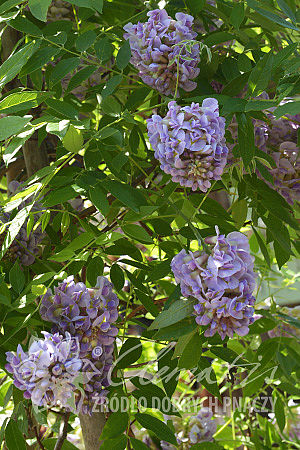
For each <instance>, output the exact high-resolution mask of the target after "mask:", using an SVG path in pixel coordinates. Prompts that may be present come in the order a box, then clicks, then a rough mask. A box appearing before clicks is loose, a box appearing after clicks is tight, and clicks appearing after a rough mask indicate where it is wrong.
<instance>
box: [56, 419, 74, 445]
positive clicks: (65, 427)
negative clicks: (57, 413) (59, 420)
mask: <svg viewBox="0 0 300 450" xmlns="http://www.w3.org/2000/svg"><path fill="white" fill-rule="evenodd" d="M70 415H71V413H70V412H66V413H65V414H64V418H63V423H64V425H63V429H62V432H61V434H60V436H59V437H58V439H57V442H56V444H55V447H54V450H61V448H62V446H63V443H64V441H65V440H66V437H67V434H68V423H69V418H70Z"/></svg>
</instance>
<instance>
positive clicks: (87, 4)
mask: <svg viewBox="0 0 300 450" xmlns="http://www.w3.org/2000/svg"><path fill="white" fill-rule="evenodd" d="M69 3H72V4H73V5H76V6H81V7H82V8H90V9H94V10H95V11H97V12H99V13H100V14H101V13H102V9H103V0H70V2H69Z"/></svg>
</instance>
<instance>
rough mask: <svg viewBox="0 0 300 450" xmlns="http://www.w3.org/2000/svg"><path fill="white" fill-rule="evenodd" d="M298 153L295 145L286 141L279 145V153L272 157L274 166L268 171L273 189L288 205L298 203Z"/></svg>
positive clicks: (299, 198) (299, 167) (299, 172)
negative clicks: (271, 178) (272, 182)
mask: <svg viewBox="0 0 300 450" xmlns="http://www.w3.org/2000/svg"><path fill="white" fill-rule="evenodd" d="M299 155H300V152H299V147H297V144H295V143H294V142H291V141H286V142H283V143H282V144H280V147H279V151H276V152H273V153H272V157H273V159H274V161H275V164H276V166H275V167H274V168H272V169H270V173H271V175H272V176H273V180H274V185H273V184H271V183H268V184H269V185H270V187H273V188H275V189H276V190H277V191H278V192H279V193H280V194H281V195H282V196H283V197H284V198H285V199H286V201H287V202H288V203H289V204H290V205H293V204H294V202H296V203H297V202H300V158H299Z"/></svg>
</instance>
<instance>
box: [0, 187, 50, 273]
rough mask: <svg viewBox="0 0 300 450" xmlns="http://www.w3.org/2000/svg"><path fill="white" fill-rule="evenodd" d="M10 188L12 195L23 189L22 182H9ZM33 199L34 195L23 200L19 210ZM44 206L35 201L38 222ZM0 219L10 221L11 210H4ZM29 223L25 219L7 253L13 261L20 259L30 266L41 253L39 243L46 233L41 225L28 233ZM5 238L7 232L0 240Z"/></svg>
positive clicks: (35, 216) (35, 219)
mask: <svg viewBox="0 0 300 450" xmlns="http://www.w3.org/2000/svg"><path fill="white" fill-rule="evenodd" d="M8 190H9V191H10V192H11V194H12V195H14V194H16V193H17V192H18V191H21V190H22V187H21V184H20V183H19V182H17V181H12V182H11V183H9V186H8ZM31 201H32V197H29V198H27V199H26V200H25V201H24V202H21V203H20V204H19V206H18V208H17V210H18V211H20V210H21V209H23V208H24V207H25V206H26V205H29V204H30V203H31ZM41 209H42V206H41V205H40V204H39V203H35V204H34V205H33V207H32V209H31V211H32V212H34V213H35V214H34V221H35V223H36V222H37V220H38V218H39V217H40V214H39V213H38V211H41ZM0 220H1V222H2V223H4V224H5V223H8V222H10V221H11V220H12V216H11V212H5V211H2V212H1V214H0ZM27 223H28V219H27V220H25V222H24V224H23V225H22V227H21V229H20V230H19V232H18V234H17V236H16V237H15V239H14V240H13V242H12V244H11V246H10V248H9V250H8V252H7V255H8V258H9V259H11V260H12V261H15V260H17V259H19V260H20V262H21V264H23V265H24V266H30V265H31V264H33V263H34V261H35V258H36V256H37V255H38V253H39V245H40V243H41V242H42V240H43V237H44V233H42V229H41V226H40V225H39V226H38V227H37V228H35V227H33V228H32V230H31V232H30V234H29V235H27ZM4 238H5V233H3V234H2V235H0V242H1V243H2V242H3V239H4Z"/></svg>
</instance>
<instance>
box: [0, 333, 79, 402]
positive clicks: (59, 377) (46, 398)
mask: <svg viewBox="0 0 300 450" xmlns="http://www.w3.org/2000/svg"><path fill="white" fill-rule="evenodd" d="M43 334H44V339H39V340H35V341H34V342H33V343H32V344H31V345H30V347H29V349H28V352H24V351H23V349H22V347H21V345H18V348H17V351H16V352H7V353H6V356H7V361H8V364H7V365H6V366H5V367H6V370H7V371H8V372H10V373H11V374H12V375H13V378H14V384H15V386H16V387H17V388H18V389H21V390H22V391H24V397H25V398H28V399H31V400H32V402H33V403H34V404H36V405H38V406H45V407H49V406H62V407H66V408H67V409H72V404H73V403H74V390H75V384H74V383H75V380H76V378H77V377H78V374H79V372H80V369H81V367H82V361H81V359H80V357H79V342H78V340H76V339H74V338H72V337H71V335H70V334H69V333H66V334H65V335H64V336H62V335H60V334H59V333H56V334H50V333H47V332H46V331H43Z"/></svg>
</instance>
